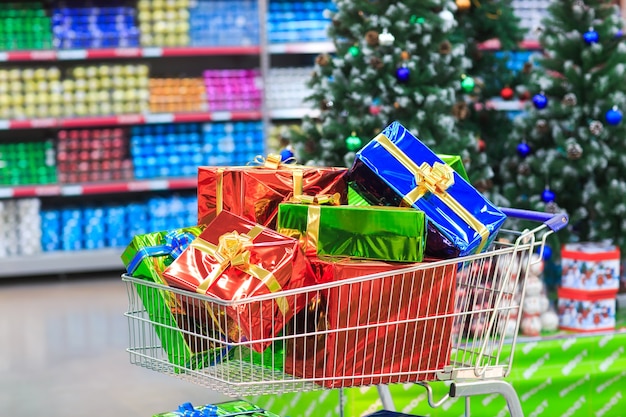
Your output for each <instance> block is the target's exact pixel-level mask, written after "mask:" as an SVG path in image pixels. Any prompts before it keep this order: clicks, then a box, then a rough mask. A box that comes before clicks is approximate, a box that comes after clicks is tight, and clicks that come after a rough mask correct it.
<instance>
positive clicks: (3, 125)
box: [0, 120, 11, 130]
mask: <svg viewBox="0 0 626 417" xmlns="http://www.w3.org/2000/svg"><path fill="white" fill-rule="evenodd" d="M10 128H11V121H9V120H0V130H8V129H10Z"/></svg>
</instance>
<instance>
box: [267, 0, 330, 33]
mask: <svg viewBox="0 0 626 417" xmlns="http://www.w3.org/2000/svg"><path fill="white" fill-rule="evenodd" d="M326 9H331V10H335V9H336V7H335V6H334V4H333V2H332V1H323V0H318V1H300V0H272V1H271V2H270V3H269V15H268V32H269V33H268V37H269V41H270V42H272V43H286V42H314V41H328V35H327V33H326V29H327V28H328V24H329V23H330V19H329V18H328V17H327V16H326V15H325V13H324V10H326Z"/></svg>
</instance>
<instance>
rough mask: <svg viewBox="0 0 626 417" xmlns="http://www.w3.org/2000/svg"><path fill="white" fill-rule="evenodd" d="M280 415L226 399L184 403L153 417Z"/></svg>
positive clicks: (266, 416) (272, 416)
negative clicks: (195, 403) (199, 403)
mask: <svg viewBox="0 0 626 417" xmlns="http://www.w3.org/2000/svg"><path fill="white" fill-rule="evenodd" d="M231 416H249V417H278V416H277V415H276V414H274V413H271V412H269V411H267V410H264V409H262V408H260V407H257V406H256V405H254V404H252V403H249V402H248V401H244V400H234V401H226V402H223V403H218V404H207V405H201V406H199V407H194V406H193V404H191V403H183V404H181V405H179V406H178V410H176V411H171V412H168V413H161V414H155V415H154V416H153V417H231Z"/></svg>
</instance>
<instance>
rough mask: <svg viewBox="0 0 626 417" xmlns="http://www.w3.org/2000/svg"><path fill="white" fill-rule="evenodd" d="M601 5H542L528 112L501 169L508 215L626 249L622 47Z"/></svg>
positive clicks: (625, 48)
mask: <svg viewBox="0 0 626 417" xmlns="http://www.w3.org/2000/svg"><path fill="white" fill-rule="evenodd" d="M622 24H623V22H622V20H621V18H620V16H619V11H618V9H617V7H616V6H614V5H613V4H612V2H611V1H606V0H588V1H586V2H583V1H581V0H562V1H559V2H553V3H551V5H550V7H549V9H548V16H547V17H546V18H545V19H544V21H543V22H542V26H543V29H542V33H541V35H540V39H539V40H540V44H541V46H542V48H543V50H544V55H543V56H542V58H541V59H540V60H539V66H540V68H537V69H536V70H534V71H533V73H532V74H531V77H530V84H529V89H530V90H531V92H532V94H533V96H532V105H529V108H528V112H527V114H526V115H525V117H521V118H519V119H517V120H516V124H515V129H514V131H513V133H512V135H511V138H510V140H509V141H508V142H507V153H508V156H507V157H506V158H504V159H503V161H502V167H501V168H502V169H501V174H502V175H501V176H500V179H501V180H502V185H501V186H502V191H503V194H504V195H505V196H506V197H507V198H508V199H509V201H510V203H511V205H513V206H515V207H522V208H524V207H526V208H530V209H533V210H540V211H544V210H545V211H549V212H554V211H561V210H564V211H566V212H567V213H568V214H569V216H570V225H571V227H570V230H569V232H571V233H572V234H570V235H564V234H563V233H560V236H561V237H562V238H563V237H564V238H565V239H569V240H577V239H579V240H585V241H586V240H592V241H597V240H601V239H612V240H613V241H614V242H615V243H616V244H619V245H624V244H625V243H626V203H625V200H624V195H625V193H626V141H625V138H626V124H625V123H624V122H622V110H621V109H622V108H623V107H624V106H626V83H625V82H624V77H625V70H626V43H625V42H624V39H623V36H622V32H621V26H622Z"/></svg>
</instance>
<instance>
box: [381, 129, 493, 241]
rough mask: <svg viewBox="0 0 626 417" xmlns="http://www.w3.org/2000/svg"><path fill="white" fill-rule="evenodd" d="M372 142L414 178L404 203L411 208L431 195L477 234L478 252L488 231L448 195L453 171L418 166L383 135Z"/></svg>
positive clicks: (425, 165)
mask: <svg viewBox="0 0 626 417" xmlns="http://www.w3.org/2000/svg"><path fill="white" fill-rule="evenodd" d="M374 140H375V141H376V142H378V143H379V144H380V145H381V146H382V147H383V148H385V149H386V150H387V152H389V153H390V154H391V156H393V157H394V158H395V159H397V160H398V162H400V163H401V164H402V165H403V166H404V167H405V168H406V169H408V170H409V171H410V172H411V173H412V174H413V175H414V176H415V180H416V181H417V184H418V186H417V187H415V188H414V189H413V190H411V191H409V192H408V193H407V194H406V195H405V196H404V197H403V200H404V202H405V203H407V204H408V205H409V206H412V205H413V204H414V203H415V202H416V201H417V200H419V199H420V198H422V197H423V196H424V195H425V194H426V193H428V192H431V193H433V194H434V195H436V196H437V197H439V199H440V200H441V201H442V202H443V203H444V204H445V205H447V206H448V207H449V208H450V209H451V210H452V211H454V212H455V213H456V214H458V215H459V217H461V219H463V221H464V222H465V223H467V224H468V225H469V226H470V227H471V228H472V229H474V230H476V231H477V232H478V234H479V235H480V238H481V242H480V245H479V246H478V250H477V251H478V252H480V251H481V250H482V249H483V247H484V246H485V245H486V244H487V239H488V237H489V230H487V228H486V227H485V225H484V224H482V223H481V222H480V220H478V219H477V218H476V217H474V215H473V214H472V213H470V212H469V211H468V210H467V209H466V208H465V207H463V205H462V204H460V203H459V202H458V201H456V200H455V199H454V197H452V196H451V195H450V194H449V193H448V191H447V189H448V187H450V186H451V185H452V184H454V171H453V170H452V168H451V167H450V166H448V165H446V164H442V163H441V162H435V163H434V164H433V166H432V167H431V166H430V165H428V163H427V162H424V163H423V164H422V165H421V166H418V165H417V164H416V163H415V161H413V160H412V159H411V158H409V157H408V156H407V155H406V154H405V153H404V152H402V151H401V150H400V148H398V147H397V146H396V144H395V143H393V142H392V141H391V140H390V139H389V138H388V137H387V136H385V135H384V134H382V133H380V134H379V135H378V136H376V138H375V139H374Z"/></svg>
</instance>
